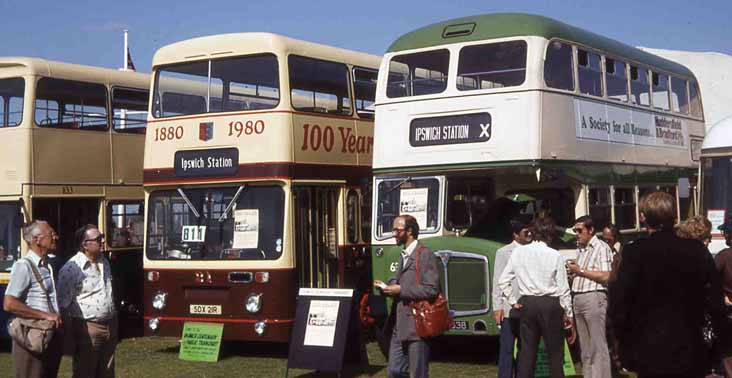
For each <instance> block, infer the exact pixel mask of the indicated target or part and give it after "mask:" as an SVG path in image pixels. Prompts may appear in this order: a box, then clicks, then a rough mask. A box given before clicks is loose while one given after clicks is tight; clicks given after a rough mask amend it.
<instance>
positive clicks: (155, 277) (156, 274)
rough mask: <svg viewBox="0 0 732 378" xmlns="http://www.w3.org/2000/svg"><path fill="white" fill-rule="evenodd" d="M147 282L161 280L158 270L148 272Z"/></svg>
mask: <svg viewBox="0 0 732 378" xmlns="http://www.w3.org/2000/svg"><path fill="white" fill-rule="evenodd" d="M147 280H148V281H149V282H158V281H159V280H160V272H158V271H157V270H151V271H149V272H147Z"/></svg>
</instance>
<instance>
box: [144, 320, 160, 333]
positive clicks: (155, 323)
mask: <svg viewBox="0 0 732 378" xmlns="http://www.w3.org/2000/svg"><path fill="white" fill-rule="evenodd" d="M147 326H148V327H150V330H152V331H153V332H155V331H157V330H158V327H160V319H158V318H152V319H150V321H148V322H147Z"/></svg>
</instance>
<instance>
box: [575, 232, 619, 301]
mask: <svg viewBox="0 0 732 378" xmlns="http://www.w3.org/2000/svg"><path fill="white" fill-rule="evenodd" d="M612 262H613V251H612V250H611V249H610V246H609V245H607V243H605V242H604V241H602V240H600V239H599V238H598V237H597V235H595V236H593V237H592V239H590V242H589V243H587V246H586V247H585V248H579V249H578V250H577V265H578V266H579V267H580V269H582V270H592V271H596V272H610V271H611V270H612ZM598 290H602V291H607V286H606V285H603V284H600V283H597V282H595V281H593V280H591V279H589V278H587V277H580V276H576V277H575V278H574V279H573V280H572V293H574V294H577V293H587V292H590V291H598Z"/></svg>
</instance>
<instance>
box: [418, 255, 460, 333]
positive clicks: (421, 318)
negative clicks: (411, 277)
mask: <svg viewBox="0 0 732 378" xmlns="http://www.w3.org/2000/svg"><path fill="white" fill-rule="evenodd" d="M415 252H417V251H415ZM419 252H420V253H419V254H417V258H416V263H417V285H421V281H420V278H419V258H420V255H421V249H419ZM409 306H410V307H411V308H412V315H414V322H415V328H416V330H417V336H419V337H421V338H431V337H436V336H440V335H442V334H443V333H445V331H447V330H448V329H450V327H451V326H452V323H453V321H452V316H451V315H450V311H449V310H448V308H447V301H446V300H445V297H444V296H443V295H442V293H438V294H437V297H436V298H435V299H434V300H433V301H429V300H427V299H423V300H421V301H416V302H413V303H411V304H410V305H409Z"/></svg>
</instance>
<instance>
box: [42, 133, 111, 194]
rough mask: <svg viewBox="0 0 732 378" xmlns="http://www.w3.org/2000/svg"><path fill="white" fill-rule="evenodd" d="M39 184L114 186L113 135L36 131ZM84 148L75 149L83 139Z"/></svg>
mask: <svg viewBox="0 0 732 378" xmlns="http://www.w3.org/2000/svg"><path fill="white" fill-rule="evenodd" d="M33 134H34V137H33V168H34V172H33V173H34V180H35V182H44V183H72V182H73V183H85V184H86V183H110V182H111V179H112V174H111V172H110V167H111V160H110V159H111V155H110V151H109V150H110V147H109V132H107V131H88V130H87V131H79V130H64V129H41V128H34V129H33ZM80 138H83V140H84V141H85V143H84V148H73V147H71V146H76V145H78V142H79V139H80Z"/></svg>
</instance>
